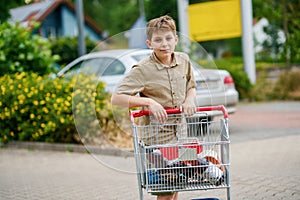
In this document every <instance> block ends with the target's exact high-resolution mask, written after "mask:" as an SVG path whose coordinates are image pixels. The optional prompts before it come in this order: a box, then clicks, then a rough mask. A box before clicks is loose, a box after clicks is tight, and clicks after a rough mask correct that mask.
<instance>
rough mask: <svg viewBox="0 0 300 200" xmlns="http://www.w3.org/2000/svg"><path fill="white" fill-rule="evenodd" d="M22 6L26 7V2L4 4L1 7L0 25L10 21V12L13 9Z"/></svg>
mask: <svg viewBox="0 0 300 200" xmlns="http://www.w3.org/2000/svg"><path fill="white" fill-rule="evenodd" d="M22 5H25V1H24V0H9V1H5V3H3V2H2V4H1V6H0V23H3V22H5V21H7V19H9V17H10V15H9V10H10V9H11V8H15V7H18V6H22Z"/></svg>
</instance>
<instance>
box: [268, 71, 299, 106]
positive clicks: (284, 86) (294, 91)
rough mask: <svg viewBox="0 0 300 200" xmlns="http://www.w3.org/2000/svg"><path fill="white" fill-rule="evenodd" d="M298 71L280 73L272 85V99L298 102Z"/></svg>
mask: <svg viewBox="0 0 300 200" xmlns="http://www.w3.org/2000/svg"><path fill="white" fill-rule="evenodd" d="M299 77H300V71H299V70H297V71H287V72H285V73H282V74H281V75H280V77H279V79H278V81H277V82H276V83H275V85H274V90H273V93H272V98H273V99H281V100H298V101H299V100H300V79H299Z"/></svg>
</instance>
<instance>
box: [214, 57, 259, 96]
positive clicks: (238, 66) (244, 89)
mask: <svg viewBox="0 0 300 200" xmlns="http://www.w3.org/2000/svg"><path fill="white" fill-rule="evenodd" d="M215 64H216V65H217V67H218V69H224V70H227V71H228V72H229V73H230V74H231V76H232V78H233V80H234V83H235V87H236V89H237V91H238V92H239V98H240V99H247V98H249V95H250V94H251V90H252V87H253V86H252V84H251V82H250V80H249V78H248V76H247V74H246V73H245V71H244V68H243V60H242V58H224V59H220V60H215Z"/></svg>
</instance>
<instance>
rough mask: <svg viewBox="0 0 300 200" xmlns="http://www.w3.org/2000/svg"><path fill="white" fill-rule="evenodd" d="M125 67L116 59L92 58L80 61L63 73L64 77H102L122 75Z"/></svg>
mask: <svg viewBox="0 0 300 200" xmlns="http://www.w3.org/2000/svg"><path fill="white" fill-rule="evenodd" d="M125 70H126V68H125V66H124V65H123V64H122V63H121V62H120V61H119V60H117V59H114V58H109V57H101V58H92V59H89V60H85V61H81V62H79V63H77V64H76V65H74V66H73V67H72V68H71V69H70V70H68V71H67V72H66V73H65V77H72V76H73V75H74V74H77V73H85V74H96V75H97V76H98V75H102V76H111V75H122V74H124V73H125Z"/></svg>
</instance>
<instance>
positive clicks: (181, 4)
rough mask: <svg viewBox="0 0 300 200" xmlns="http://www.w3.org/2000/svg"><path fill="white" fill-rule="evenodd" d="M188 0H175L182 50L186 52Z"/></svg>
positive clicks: (188, 33)
mask: <svg viewBox="0 0 300 200" xmlns="http://www.w3.org/2000/svg"><path fill="white" fill-rule="evenodd" d="M188 7H189V0H177V8H178V22H179V32H180V36H182V37H181V41H182V48H183V50H184V51H185V52H186V53H188V52H189V48H188V47H189V45H190V39H189V38H190V27H189V23H188V22H189V19H188V10H187V9H188Z"/></svg>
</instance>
